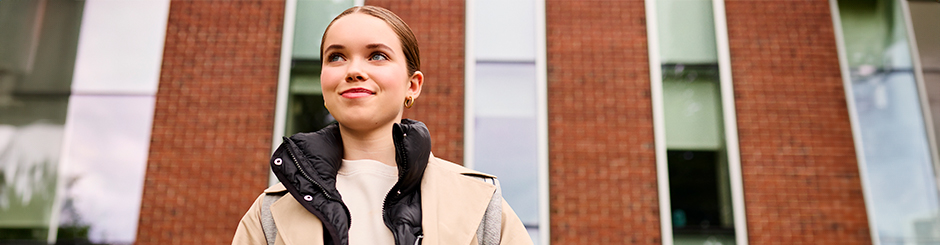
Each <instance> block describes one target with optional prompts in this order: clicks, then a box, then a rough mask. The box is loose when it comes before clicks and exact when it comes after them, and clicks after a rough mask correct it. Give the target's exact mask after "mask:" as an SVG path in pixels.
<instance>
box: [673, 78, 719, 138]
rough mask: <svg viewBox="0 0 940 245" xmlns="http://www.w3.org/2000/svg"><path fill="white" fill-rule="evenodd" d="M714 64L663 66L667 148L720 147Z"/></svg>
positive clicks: (717, 89)
mask: <svg viewBox="0 0 940 245" xmlns="http://www.w3.org/2000/svg"><path fill="white" fill-rule="evenodd" d="M716 70H717V67H713V66H710V67H706V68H704V69H701V68H698V69H696V68H689V69H686V68H682V70H677V69H663V74H665V75H664V76H663V112H664V116H665V125H666V148H667V149H682V150H718V149H721V148H723V145H724V140H723V135H724V130H722V128H723V127H722V118H721V117H722V114H721V95H720V91H719V87H718V76H717V74H718V73H717V71H716Z"/></svg>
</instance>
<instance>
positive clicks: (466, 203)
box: [421, 156, 496, 245]
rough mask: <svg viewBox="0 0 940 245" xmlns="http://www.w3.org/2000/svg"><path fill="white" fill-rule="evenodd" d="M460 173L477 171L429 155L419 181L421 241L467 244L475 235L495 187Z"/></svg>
mask: <svg viewBox="0 0 940 245" xmlns="http://www.w3.org/2000/svg"><path fill="white" fill-rule="evenodd" d="M463 173H475V174H480V173H478V172H474V171H471V170H469V169H466V168H463V167H460V166H458V165H456V164H453V163H450V162H446V161H443V160H440V159H437V158H435V157H434V156H431V157H430V159H429V161H428V167H427V169H426V170H425V173H424V178H423V179H422V181H421V209H422V221H421V222H422V229H423V230H424V240H423V242H422V243H423V244H427V245H439V244H470V242H471V241H473V239H474V237H475V236H476V231H477V228H479V226H480V222H481V221H482V219H483V213H485V212H486V207H487V206H488V205H489V201H490V198H492V197H493V192H495V191H496V186H494V185H492V184H488V183H485V182H483V181H479V180H477V179H474V178H469V177H466V176H463V175H462V174H463ZM481 175H483V174H481Z"/></svg>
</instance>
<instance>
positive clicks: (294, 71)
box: [284, 0, 354, 136]
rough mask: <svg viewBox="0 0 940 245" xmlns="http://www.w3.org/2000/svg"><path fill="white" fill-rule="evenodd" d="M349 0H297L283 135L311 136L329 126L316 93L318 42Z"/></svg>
mask: <svg viewBox="0 0 940 245" xmlns="http://www.w3.org/2000/svg"><path fill="white" fill-rule="evenodd" d="M353 4H354V1H352V0H332V1H324V0H298V1H297V9H296V16H295V22H294V37H293V38H294V44H293V48H292V52H291V54H292V55H291V69H290V78H289V84H288V85H287V86H288V98H287V118H286V120H285V122H284V123H285V125H284V135H285V136H288V135H293V134H296V133H301V132H315V131H317V130H320V129H321V128H323V127H325V126H327V125H329V124H330V123H333V122H334V120H333V116H331V115H330V112H329V111H327V110H326V107H324V106H323V91H321V89H320V68H321V65H322V63H321V60H320V42H321V41H322V40H321V38H322V37H323V32H324V31H326V27H327V26H328V25H329V24H330V21H333V18H334V17H335V16H337V15H339V14H340V13H342V12H343V10H346V9H348V8H350V7H352V6H353Z"/></svg>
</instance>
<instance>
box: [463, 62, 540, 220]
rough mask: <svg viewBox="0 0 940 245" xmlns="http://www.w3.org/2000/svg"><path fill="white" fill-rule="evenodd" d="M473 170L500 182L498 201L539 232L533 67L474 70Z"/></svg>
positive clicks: (494, 65)
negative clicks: (495, 178) (511, 208)
mask: <svg viewBox="0 0 940 245" xmlns="http://www.w3.org/2000/svg"><path fill="white" fill-rule="evenodd" d="M475 90H476V92H475V93H476V95H475V96H474V105H475V106H476V107H475V108H474V109H475V110H476V111H475V118H474V120H475V124H476V125H475V128H474V137H475V140H476V142H475V146H474V150H475V152H473V154H474V168H475V169H476V170H479V171H482V172H486V173H490V174H494V175H496V176H498V177H500V184H501V187H502V190H503V197H504V199H505V200H506V202H508V203H510V204H511V205H512V207H513V210H514V211H516V214H517V215H519V218H520V219H522V222H523V223H524V224H526V225H527V226H530V227H532V226H534V227H537V226H538V222H539V216H538V175H536V174H535V173H537V172H538V159H537V157H538V155H537V154H538V152H537V149H536V146H537V143H538V139H537V138H536V133H537V132H536V129H535V128H536V127H535V124H536V119H535V109H536V108H535V64H534V63H485V62H479V63H477V66H476V83H475Z"/></svg>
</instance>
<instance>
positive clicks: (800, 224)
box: [726, 0, 871, 244]
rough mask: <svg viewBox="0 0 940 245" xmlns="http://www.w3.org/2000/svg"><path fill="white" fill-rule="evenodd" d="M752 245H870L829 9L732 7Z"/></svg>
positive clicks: (746, 3)
mask: <svg viewBox="0 0 940 245" xmlns="http://www.w3.org/2000/svg"><path fill="white" fill-rule="evenodd" d="M726 10H727V19H728V36H729V39H730V46H731V50H730V51H731V65H732V69H733V71H732V75H733V77H734V87H735V89H734V91H735V92H734V95H735V104H736V107H737V115H738V135H739V140H740V145H741V165H742V166H741V167H742V171H743V180H744V198H745V207H746V212H747V228H748V236H749V242H750V243H751V244H870V243H871V237H870V235H869V228H868V220H867V217H866V212H865V203H864V199H863V195H862V185H861V180H860V177H859V170H858V163H857V161H856V156H855V148H854V142H853V140H852V130H851V125H850V122H849V113H848V111H847V110H848V107H847V104H846V98H845V90H844V89H845V88H844V87H843V84H842V77H841V74H840V69H839V59H838V54H837V52H836V42H835V36H834V33H833V24H832V17H831V13H830V9H829V1H826V0H805V1H799V2H798V3H795V2H793V1H784V0H775V1H751V0H727V2H726Z"/></svg>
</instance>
